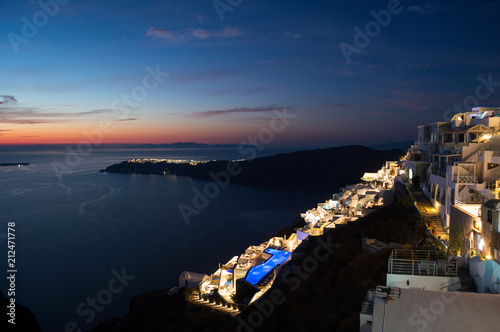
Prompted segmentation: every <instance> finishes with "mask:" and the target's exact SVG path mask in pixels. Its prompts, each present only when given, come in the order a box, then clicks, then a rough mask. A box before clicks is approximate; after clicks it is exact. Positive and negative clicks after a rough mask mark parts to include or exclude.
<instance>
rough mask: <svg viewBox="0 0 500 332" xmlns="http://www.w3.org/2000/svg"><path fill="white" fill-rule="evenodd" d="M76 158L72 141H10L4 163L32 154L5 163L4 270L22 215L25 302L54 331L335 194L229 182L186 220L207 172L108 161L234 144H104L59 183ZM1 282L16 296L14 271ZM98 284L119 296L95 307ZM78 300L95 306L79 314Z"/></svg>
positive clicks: (217, 154)
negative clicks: (199, 176)
mask: <svg viewBox="0 0 500 332" xmlns="http://www.w3.org/2000/svg"><path fill="white" fill-rule="evenodd" d="M265 152H266V153H267V154H272V153H273V152H278V151H270V150H267V151H265ZM67 157H68V155H67V152H65V151H64V149H62V150H44V151H12V150H0V163H7V162H27V163H30V165H29V166H26V167H21V168H19V167H0V241H1V242H0V248H1V250H0V255H3V256H4V257H3V258H2V260H3V261H4V262H5V263H4V264H2V266H3V267H4V274H6V270H7V240H6V238H5V236H6V233H7V223H8V222H9V221H14V222H15V223H16V226H15V228H16V268H17V270H18V273H17V279H16V301H17V302H18V303H21V304H23V305H26V306H28V307H29V308H30V309H31V311H32V312H33V313H35V314H36V316H37V318H38V321H39V323H40V326H41V328H42V331H45V332H57V331H65V326H66V324H67V323H68V322H71V321H73V322H75V323H76V325H78V326H79V327H80V328H81V329H82V330H86V329H88V328H91V327H93V326H95V325H96V324H97V323H99V322H101V321H104V320H107V319H109V318H112V317H116V316H122V315H125V314H126V313H127V312H128V304H129V300H130V298H131V297H133V296H135V295H138V294H141V293H145V292H148V291H151V290H154V289H166V288H170V287H171V286H172V285H174V284H177V283H178V276H179V274H180V273H181V272H182V271H183V270H188V271H193V272H199V273H206V274H210V273H212V272H214V271H215V270H216V269H217V268H218V264H219V263H225V262H226V261H228V260H229V259H230V258H231V257H233V256H234V255H238V254H240V253H241V252H242V251H243V250H244V249H245V248H246V247H247V246H248V245H251V244H259V243H261V242H263V241H265V240H267V239H268V237H269V236H270V235H272V234H273V233H274V232H276V231H278V230H280V229H282V228H284V227H286V226H289V225H290V224H291V223H292V222H294V221H296V220H297V218H298V216H299V213H300V212H303V211H305V210H307V209H309V208H311V207H313V206H314V204H315V203H316V202H318V201H320V200H323V199H325V198H327V196H326V193H324V192H323V193H320V192H304V191H299V190H297V191H293V190H275V189H267V188H254V187H248V186H241V185H236V184H231V185H229V186H228V187H227V188H225V189H223V190H221V191H220V194H219V195H218V196H217V197H215V198H213V199H211V200H210V204H209V205H208V207H207V208H205V209H203V210H202V211H201V212H200V214H199V215H197V216H195V217H193V218H191V223H190V224H186V223H185V221H184V219H183V218H182V216H181V213H180V212H179V209H178V205H179V204H180V203H185V204H191V205H192V199H193V196H194V192H193V190H194V189H195V188H197V189H199V190H201V191H203V188H204V186H205V185H206V184H207V182H206V181H201V180H193V179H190V178H187V177H172V176H147V175H124V174H105V173H99V172H98V171H99V170H100V169H103V168H105V167H107V166H109V165H111V164H113V163H117V162H120V161H123V160H128V159H132V158H136V157H137V158H148V157H151V158H182V159H197V160H209V159H231V158H234V159H239V158H241V156H239V155H238V153H237V152H236V151H235V150H230V149H203V150H179V149H175V150H131V149H99V150H95V151H93V152H92V153H91V154H90V155H88V156H85V157H83V158H82V160H81V162H80V163H78V165H76V166H74V167H72V168H71V171H69V172H67V173H65V175H64V176H63V178H62V180H63V181H62V182H61V181H59V179H58V178H57V177H56V175H55V172H54V170H53V168H52V166H51V163H52V162H60V163H63V164H64V163H65V162H66V161H65V160H66V158H67ZM336 189H337V188H332V192H334V191H336ZM123 269H125V272H126V274H127V275H129V276H133V277H134V279H133V280H130V281H128V285H127V286H125V287H124V288H123V290H121V291H120V292H117V293H116V294H113V293H111V292H110V291H109V288H110V287H109V282H110V280H111V279H112V278H114V275H113V274H112V271H113V270H115V271H117V272H119V273H121V272H122V270H123ZM130 278H132V277H130ZM0 286H1V287H2V288H1V289H2V291H3V293H4V295H5V296H7V292H6V290H7V288H8V285H7V281H6V278H5V277H3V278H1V282H0ZM114 286H115V288H114V289H115V290H116V288H119V287H118V286H119V284H115V285H114ZM102 290H104V291H102ZM115 292H116V291H115ZM98 294H99V295H100V299H101V301H102V303H108V302H109V304H106V305H103V306H100V305H99V303H98V307H97V308H98V309H91V306H89V305H88V304H86V303H87V301H88V300H89V299H90V301H91V299H92V298H96V296H97V295H98ZM109 294H111V295H112V297H111V298H110V297H109ZM82 303H83V304H82ZM79 306H80V309H81V311H82V312H85V314H83V313H80V314H78V313H77V307H79ZM89 310H90V311H93V312H94V313H95V317H91V314H90V313H89ZM99 310H100V311H99ZM90 318H92V319H90ZM2 319H5V318H2ZM85 320H88V322H86V321H85Z"/></svg>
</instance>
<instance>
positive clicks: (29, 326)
mask: <svg viewBox="0 0 500 332" xmlns="http://www.w3.org/2000/svg"><path fill="white" fill-rule="evenodd" d="M0 303H1V304H0V305H1V306H2V308H3V312H4V314H3V315H2V319H1V320H0V331H12V332H18V331H19V332H40V331H41V330H40V326H39V325H38V320H37V319H36V316H35V315H34V314H33V313H32V312H31V311H30V309H29V308H28V307H25V306H23V305H20V304H18V303H16V307H15V310H16V311H15V314H16V316H15V323H16V324H11V323H9V322H8V319H11V318H10V317H9V316H8V315H7V314H8V313H9V312H10V309H9V308H7V306H9V305H10V298H9V299H8V298H5V296H4V295H3V293H2V292H1V291H0Z"/></svg>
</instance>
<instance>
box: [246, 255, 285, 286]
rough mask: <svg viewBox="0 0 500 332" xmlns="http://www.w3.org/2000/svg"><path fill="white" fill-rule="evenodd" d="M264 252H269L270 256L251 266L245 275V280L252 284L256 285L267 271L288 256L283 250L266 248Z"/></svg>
mask: <svg viewBox="0 0 500 332" xmlns="http://www.w3.org/2000/svg"><path fill="white" fill-rule="evenodd" d="M264 252H265V253H268V254H271V255H272V256H271V257H269V258H268V259H267V261H265V262H264V263H262V264H259V265H256V266H253V267H251V268H250V270H248V273H247V276H246V277H245V280H246V281H248V282H249V283H251V284H252V285H256V284H257V283H258V282H259V281H260V280H261V279H262V278H264V276H265V275H266V274H268V273H269V271H271V270H272V269H274V268H275V267H276V266H278V265H280V264H281V263H283V262H286V261H287V260H288V258H289V257H290V253H289V252H288V251H283V250H277V249H266V250H264Z"/></svg>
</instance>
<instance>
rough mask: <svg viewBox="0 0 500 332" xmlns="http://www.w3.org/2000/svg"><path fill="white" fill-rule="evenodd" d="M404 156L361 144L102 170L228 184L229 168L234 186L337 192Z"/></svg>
mask: <svg viewBox="0 0 500 332" xmlns="http://www.w3.org/2000/svg"><path fill="white" fill-rule="evenodd" d="M403 155H404V151H403V150H399V149H394V150H388V151H379V150H374V149H371V148H368V147H365V146H361V145H350V146H343V147H334V148H327V149H316V150H311V151H298V152H292V153H281V154H277V155H274V156H270V157H262V158H255V159H247V160H239V161H227V160H219V161H208V162H202V163H187V162H186V163H172V162H167V161H163V162H152V161H146V162H144V161H134V162H132V161H124V162H122V163H120V164H115V165H112V166H109V167H107V168H106V169H105V170H101V171H102V172H107V173H125V174H158V175H177V176H188V177H191V178H194V179H202V180H209V181H213V180H216V179H219V181H227V180H226V177H224V176H223V174H222V173H228V167H229V168H230V169H231V170H234V172H233V174H236V173H237V175H233V174H231V176H230V182H231V183H238V184H244V185H252V186H261V187H273V188H296V189H329V190H331V191H332V193H333V192H334V191H335V190H337V189H338V188H339V187H343V186H345V185H346V184H350V183H358V182H359V180H360V178H361V177H362V175H363V174H364V173H365V172H376V171H377V170H378V169H380V167H381V166H382V165H383V164H384V163H385V161H387V160H395V159H398V158H399V157H400V156H403ZM229 173H230V172H229ZM216 181H217V180H216Z"/></svg>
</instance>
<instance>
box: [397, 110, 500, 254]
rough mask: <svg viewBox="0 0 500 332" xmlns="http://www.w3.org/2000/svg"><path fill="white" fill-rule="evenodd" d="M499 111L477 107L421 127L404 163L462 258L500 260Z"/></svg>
mask: <svg viewBox="0 0 500 332" xmlns="http://www.w3.org/2000/svg"><path fill="white" fill-rule="evenodd" d="M499 166H500V108H486V107H477V108H474V109H472V111H471V112H466V113H460V114H456V115H455V116H454V117H453V119H452V120H451V121H450V122H436V123H431V124H429V125H422V126H419V127H418V140H417V142H415V144H414V145H413V146H412V147H411V149H410V150H409V151H408V154H407V155H406V158H405V160H404V166H403V168H404V179H405V180H407V181H411V182H416V183H417V184H418V185H419V186H420V188H421V190H422V192H424V193H425V194H426V196H427V197H428V198H429V199H430V201H431V202H432V203H433V204H434V206H435V208H436V209H437V211H438V212H439V214H440V215H441V219H442V220H443V223H444V226H445V229H447V230H448V234H449V237H450V243H451V245H452V247H454V246H457V245H458V246H459V247H458V248H453V249H456V250H457V251H459V253H462V254H465V253H467V252H468V253H469V254H470V255H472V256H474V255H479V256H480V257H483V258H495V259H500V237H499V236H498V233H499V227H498V223H499V216H500V213H499V212H500V200H499V199H498V193H499V189H500V167H499Z"/></svg>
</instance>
